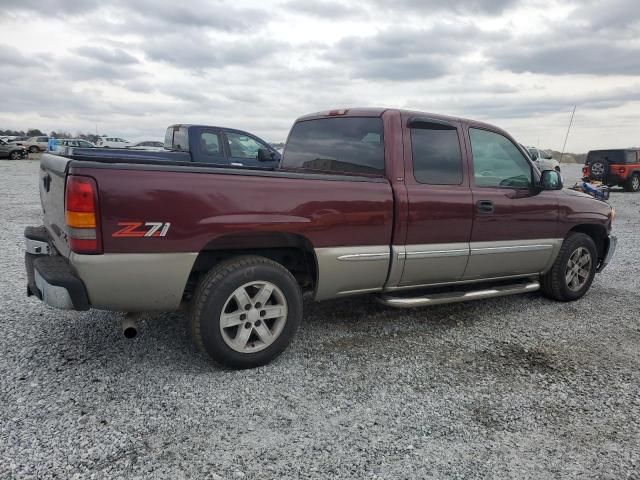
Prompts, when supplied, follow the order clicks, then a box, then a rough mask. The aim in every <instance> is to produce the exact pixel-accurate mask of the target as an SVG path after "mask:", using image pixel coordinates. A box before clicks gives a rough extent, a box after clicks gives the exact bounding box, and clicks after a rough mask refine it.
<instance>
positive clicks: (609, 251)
mask: <svg viewBox="0 0 640 480" xmlns="http://www.w3.org/2000/svg"><path fill="white" fill-rule="evenodd" d="M617 246H618V238H617V237H616V236H615V235H609V239H608V243H607V245H606V247H605V252H604V257H603V259H602V261H601V262H600V265H598V268H597V269H596V272H598V273H600V272H601V271H602V270H604V268H605V267H606V266H607V265H609V262H610V261H611V259H612V258H613V255H614V254H615V253H616V247H617Z"/></svg>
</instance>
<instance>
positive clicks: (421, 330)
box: [40, 294, 543, 376]
mask: <svg viewBox="0 0 640 480" xmlns="http://www.w3.org/2000/svg"><path fill="white" fill-rule="evenodd" d="M535 299H536V297H535V294H533V295H525V296H524V298H523V296H519V297H505V298H497V299H489V300H480V301H476V302H470V303H466V304H451V305H439V306H432V307H424V308H417V309H408V310H407V309H393V308H390V307H386V306H383V305H380V304H378V303H377V302H376V301H375V300H374V299H373V298H371V297H368V296H365V297H354V298H347V299H340V300H331V301H326V302H322V303H315V302H311V301H306V302H305V315H304V320H303V324H302V326H301V329H300V332H299V334H298V338H297V340H296V341H294V344H293V345H292V346H291V347H290V348H289V351H292V350H293V351H294V354H293V355H294V356H297V355H302V356H303V357H306V356H308V355H310V354H316V353H318V352H317V349H318V348H320V349H321V350H322V351H326V350H330V351H331V350H333V351H335V352H345V350H347V351H348V350H349V349H350V348H354V349H355V350H360V349H361V348H362V346H363V345H366V344H367V343H369V344H371V343H374V344H376V343H378V342H380V341H384V342H385V343H387V344H390V343H391V344H392V343H394V342H396V343H402V342H403V340H404V339H406V338H411V337H421V338H423V339H428V338H430V337H440V336H442V335H446V333H447V332H448V331H450V330H451V329H466V328H469V327H470V326H472V325H479V324H481V323H482V322H484V321H487V320H488V319H489V318H493V319H495V318H496V316H498V317H499V316H513V313H514V311H517V310H518V308H520V307H521V306H523V304H524V303H528V304H529V305H530V304H531V302H532V301H535ZM539 301H540V302H543V300H542V299H540V300H539ZM68 317H69V318H66V319H64V321H61V322H52V323H47V324H46V325H47V326H46V327H45V328H44V329H43V331H42V334H43V335H42V336H41V337H40V341H42V342H46V343H52V342H53V343H55V344H57V345H59V348H58V350H57V358H56V359H55V360H54V361H53V362H52V364H53V365H55V367H56V368H63V369H64V368H77V367H81V366H83V367H85V368H86V367H88V366H90V369H91V371H92V375H98V376H99V375H100V372H102V373H103V374H104V373H105V372H108V374H126V373H128V372H130V371H131V370H144V369H149V368H158V367H159V366H162V367H161V368H168V369H170V370H173V371H182V372H189V373H195V374H197V373H205V372H211V371H212V369H218V370H223V371H224V370H226V369H224V368H222V367H217V366H216V365H215V364H214V363H212V362H211V361H210V360H209V358H208V356H207V355H205V354H203V353H201V352H200V351H199V350H198V349H197V348H196V346H195V345H194V344H193V342H192V340H191V335H190V331H189V322H188V315H187V313H186V312H182V311H181V312H175V313H148V314H145V315H143V316H142V317H141V318H140V320H139V322H138V335H137V337H136V338H134V339H126V338H124V336H123V334H122V330H121V321H122V318H123V314H120V313H114V312H104V311H97V310H91V311H89V312H85V313H82V314H77V313H74V314H73V315H72V314H68ZM311 339H313V341H311ZM364 339H369V341H365V342H364V344H363V340H364ZM318 345H321V347H319V346H318ZM370 346H371V345H370ZM388 346H389V347H390V348H392V349H393V345H388ZM398 347H400V345H398ZM287 357H288V355H285V356H284V359H280V360H278V362H280V361H284V362H286V361H289V360H287Z"/></svg>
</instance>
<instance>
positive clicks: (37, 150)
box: [29, 145, 40, 153]
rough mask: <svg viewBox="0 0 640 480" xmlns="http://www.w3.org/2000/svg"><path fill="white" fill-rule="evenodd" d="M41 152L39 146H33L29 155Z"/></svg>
mask: <svg viewBox="0 0 640 480" xmlns="http://www.w3.org/2000/svg"><path fill="white" fill-rule="evenodd" d="M39 151H40V147H38V146H37V145H31V146H30V147H29V153H38V152H39Z"/></svg>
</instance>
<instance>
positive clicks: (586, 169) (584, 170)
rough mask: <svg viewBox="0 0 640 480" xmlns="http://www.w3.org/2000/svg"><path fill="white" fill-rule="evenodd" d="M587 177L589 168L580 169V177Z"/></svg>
mask: <svg viewBox="0 0 640 480" xmlns="http://www.w3.org/2000/svg"><path fill="white" fill-rule="evenodd" d="M588 175H589V167H582V176H583V177H586V176H588Z"/></svg>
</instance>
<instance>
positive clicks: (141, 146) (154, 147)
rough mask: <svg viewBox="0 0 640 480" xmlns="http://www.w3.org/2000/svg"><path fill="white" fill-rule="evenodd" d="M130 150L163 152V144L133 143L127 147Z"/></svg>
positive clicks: (151, 142) (149, 142)
mask: <svg viewBox="0 0 640 480" xmlns="http://www.w3.org/2000/svg"><path fill="white" fill-rule="evenodd" d="M129 148H130V149H131V150H147V151H150V152H160V151H162V150H164V143H162V142H153V141H145V142H138V143H134V144H133V145H131V146H130V147H129Z"/></svg>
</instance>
